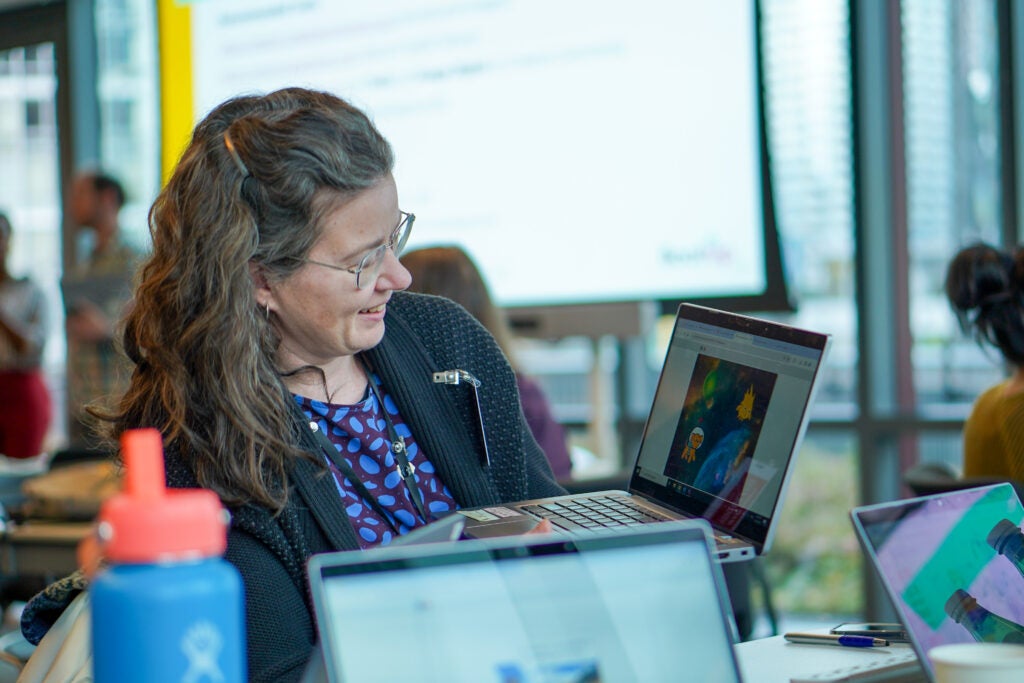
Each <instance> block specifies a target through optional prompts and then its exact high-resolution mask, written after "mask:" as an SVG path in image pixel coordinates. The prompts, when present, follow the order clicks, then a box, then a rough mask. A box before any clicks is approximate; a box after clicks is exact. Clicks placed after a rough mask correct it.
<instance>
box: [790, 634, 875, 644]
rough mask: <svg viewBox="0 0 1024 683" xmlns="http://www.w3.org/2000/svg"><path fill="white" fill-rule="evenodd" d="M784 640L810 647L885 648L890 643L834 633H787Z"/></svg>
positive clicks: (866, 637)
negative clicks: (805, 644)
mask: <svg viewBox="0 0 1024 683" xmlns="http://www.w3.org/2000/svg"><path fill="white" fill-rule="evenodd" d="M783 638H785V639H786V640H788V641H789V642H791V643H807V644H809V645H842V646H843V647H884V646H886V645H888V644H889V641H888V640H886V639H885V638H874V637H872V636H853V635H839V634H833V633H787V634H785V635H784V636H783Z"/></svg>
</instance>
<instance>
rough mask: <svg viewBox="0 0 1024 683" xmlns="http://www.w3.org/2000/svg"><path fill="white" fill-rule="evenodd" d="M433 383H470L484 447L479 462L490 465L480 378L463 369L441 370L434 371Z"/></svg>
mask: <svg viewBox="0 0 1024 683" xmlns="http://www.w3.org/2000/svg"><path fill="white" fill-rule="evenodd" d="M434 384H451V385H455V384H470V385H472V387H473V401H474V402H475V403H476V417H477V420H479V422H478V424H479V425H480V443H481V445H482V446H483V447H484V450H483V452H482V453H481V458H480V464H482V465H484V466H485V467H490V465H491V451H490V449H489V448H488V447H487V430H486V429H485V428H484V411H483V409H482V408H481V407H480V392H479V391H478V389H479V388H480V384H481V382H480V380H478V379H477V378H476V377H474V376H473V375H471V374H470V373H468V372H466V371H465V370H459V369H455V370H441V371H440V372H435V373H434Z"/></svg>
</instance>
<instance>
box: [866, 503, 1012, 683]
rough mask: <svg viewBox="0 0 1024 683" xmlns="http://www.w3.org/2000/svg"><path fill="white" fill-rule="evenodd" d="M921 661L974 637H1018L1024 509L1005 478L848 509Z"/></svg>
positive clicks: (924, 662)
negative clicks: (934, 650)
mask: <svg viewBox="0 0 1024 683" xmlns="http://www.w3.org/2000/svg"><path fill="white" fill-rule="evenodd" d="M850 514H851V517H852V519H853V525H854V528H855V529H856V531H857V536H858V538H859V539H860V542H861V545H862V546H863V547H864V551H865V553H866V554H867V556H868V558H869V559H870V561H871V564H872V565H873V566H874V568H875V571H876V572H877V573H878V576H879V578H880V579H881V581H882V584H883V585H884V586H885V589H886V591H887V593H888V595H889V598H890V599H891V600H892V603H893V606H894V607H895V608H896V611H897V612H898V613H899V616H900V620H901V621H902V622H903V625H904V627H905V628H906V630H907V633H908V634H909V636H910V639H911V642H912V643H913V646H914V648H915V650H916V651H917V654H918V657H919V658H920V660H921V664H922V666H923V667H924V668H925V671H926V672H927V673H928V675H929V677H932V678H933V677H934V672H933V671H932V667H931V662H930V661H929V659H928V651H929V650H931V649H932V648H933V647H935V646H937V645H945V644H947V643H969V642H972V641H975V640H982V641H997V642H1017V643H1024V534H1022V533H1021V529H1020V525H1021V521H1022V519H1024V508H1022V507H1021V503H1020V499H1019V498H1018V497H1017V494H1016V492H1015V491H1014V488H1013V487H1012V486H1011V485H1009V484H999V485H996V486H986V487H980V488H973V489H965V490H961V491H952V492H949V493H939V494H935V495H931V496H923V497H919V498H909V499H906V500H900V501H896V502H892V503H882V504H879V505H868V506H863V507H858V508H854V509H853V510H852V511H851V513H850Z"/></svg>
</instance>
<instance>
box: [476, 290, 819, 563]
mask: <svg viewBox="0 0 1024 683" xmlns="http://www.w3.org/2000/svg"><path fill="white" fill-rule="evenodd" d="M830 340H831V337H830V336H829V335H827V334H822V333H818V332H811V331H808V330H803V329H798V328H795V327H792V326H789V325H785V324H782V323H778V322H774V321H769V320H762V319H759V318H754V317H750V316H745V315H740V314H736V313H730V312H726V311H721V310H716V309H712V308H707V307H704V306H698V305H694V304H681V305H680V306H679V309H678V311H677V313H676V319H675V325H674V327H673V331H672V335H671V338H670V340H669V345H668V351H667V353H666V356H665V361H664V364H663V365H662V369H661V375H660V377H659V379H658V386H657V389H656V390H655V395H654V401H653V403H652V405H651V411H650V414H649V416H648V418H647V423H646V425H645V427H644V432H643V436H642V439H641V442H640V448H639V453H638V455H637V458H636V462H635V464H634V466H633V471H632V475H631V477H630V482H629V490H628V491H602V492H596V493H586V494H573V495H568V496H558V497H553V498H544V499H538V500H529V501H522V502H519V503H515V504H506V505H492V506H487V507H482V508H471V509H465V510H460V511H459V512H460V513H461V514H462V515H463V516H465V517H466V527H465V530H464V533H465V535H466V536H469V537H475V538H486V537H494V536H504V535H508V534H516V533H522V532H523V531H524V530H526V529H528V528H531V527H532V526H534V525H536V524H537V521H538V520H539V519H541V518H547V519H550V520H551V522H552V524H553V525H554V526H555V527H556V529H562V530H566V531H569V532H574V533H580V532H582V533H586V532H587V531H588V530H597V529H603V528H606V527H620V528H629V527H633V526H636V525H638V524H644V523H647V522H654V521H663V520H667V519H690V518H703V519H705V520H707V521H708V523H710V525H711V526H712V528H713V530H714V532H715V540H716V544H717V552H716V554H717V557H718V559H719V560H721V561H736V560H745V559H750V558H753V557H754V556H755V555H759V554H761V553H763V552H765V551H766V550H767V549H768V547H769V545H770V543H771V539H772V537H773V535H774V532H775V527H776V524H777V522H778V518H779V510H780V508H781V502H782V498H783V495H784V493H785V490H786V486H787V484H788V481H789V477H790V474H791V473H792V470H793V461H794V457H795V455H796V452H797V450H798V448H799V445H800V442H801V439H802V437H803V434H804V431H805V429H806V427H807V421H808V408H809V406H810V403H811V400H812V398H813V395H814V389H815V387H816V385H817V380H818V377H819V375H820V371H821V367H822V364H823V362H824V360H825V356H826V353H827V351H828V348H829V343H830Z"/></svg>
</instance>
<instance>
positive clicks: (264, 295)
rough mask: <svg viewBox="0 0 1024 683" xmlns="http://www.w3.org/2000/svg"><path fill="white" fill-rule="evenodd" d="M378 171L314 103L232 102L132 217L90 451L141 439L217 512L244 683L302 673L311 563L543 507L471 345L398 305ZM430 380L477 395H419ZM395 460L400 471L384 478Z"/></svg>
mask: <svg viewBox="0 0 1024 683" xmlns="http://www.w3.org/2000/svg"><path fill="white" fill-rule="evenodd" d="M392 164H393V159H392V152H391V148H390V146H389V145H388V143H387V141H386V140H384V138H383V137H381V135H380V133H379V132H378V131H377V130H376V129H375V128H374V126H373V124H372V123H371V122H370V120H369V119H368V118H367V117H366V115H365V114H363V113H362V112H360V111H359V110H357V109H355V108H353V107H352V106H351V105H349V104H348V103H346V102H344V101H342V100H340V99H338V98H337V97H334V96H333V95H329V94H327V93H322V92H315V91H310V90H305V89H299V88H289V89H284V90H279V91H276V92H273V93H270V94H268V95H265V96H246V97H239V98H236V99H232V100H229V101H227V102H225V103H223V104H222V105H220V106H218V107H217V108H215V109H214V110H213V111H212V112H210V114H209V115H208V116H207V117H206V118H205V119H204V120H203V121H202V122H201V123H200V124H199V125H198V126H197V128H196V130H195V132H194V134H193V137H192V140H191V142H190V144H189V146H188V148H187V149H186V151H185V153H184V155H183V156H182V159H181V161H180V162H179V164H178V166H177V168H176V170H175V172H174V174H173V175H172V177H171V179H170V181H169V182H168V184H167V186H166V188H165V189H164V190H163V191H162V192H161V193H160V196H159V197H158V198H157V200H156V202H155V203H154V205H153V208H152V209H151V212H150V226H151V227H150V231H151V234H152V239H153V249H152V254H151V256H150V258H149V259H148V260H147V261H146V262H145V263H144V264H143V267H142V271H141V278H140V280H139V284H138V286H137V287H136V291H135V296H134V306H133V308H132V309H131V311H130V312H129V313H128V314H127V315H126V317H125V321H124V324H125V327H124V334H123V339H124V348H125V350H126V352H127V354H128V356H129V357H130V358H131V360H132V361H134V363H135V364H136V367H135V371H134V374H133V376H132V380H131V385H130V387H129V389H128V391H127V392H126V394H125V395H124V398H123V399H122V401H121V402H120V405H119V407H118V408H117V410H115V411H113V412H112V413H110V414H105V415H102V417H104V418H105V419H106V420H107V421H108V422H109V424H110V430H109V434H108V436H109V437H111V438H112V439H116V438H118V437H119V435H120V434H121V433H122V432H123V431H125V430H127V429H131V428H135V427H143V426H154V427H157V428H159V429H160V430H161V431H162V433H163V435H164V442H165V457H166V469H167V477H168V483H169V484H170V485H171V486H176V487H194V486H202V487H206V488H210V489H212V490H214V491H215V492H217V494H218V495H219V496H220V498H221V500H223V501H224V503H225V504H226V505H227V506H228V508H229V509H230V510H231V513H232V519H231V527H230V530H229V536H228V550H227V558H228V560H230V561H231V562H232V563H234V564H235V566H236V567H238V569H239V570H240V572H241V574H242V577H243V581H244V584H245V593H246V616H247V622H246V628H247V630H248V660H249V673H250V677H251V679H252V680H254V681H288V680H296V679H297V678H298V677H299V676H300V674H301V672H302V670H303V668H304V667H305V665H306V661H307V659H308V658H309V655H310V652H311V648H312V646H313V644H314V642H315V640H316V633H315V628H314V623H313V619H312V616H311V611H310V609H311V608H310V604H309V591H308V586H307V583H306V575H305V566H306V561H307V560H308V559H309V557H310V555H312V554H313V553H319V552H325V551H332V550H350V549H353V550H354V549H358V548H361V547H362V548H365V547H369V546H371V545H375V544H378V543H384V542H387V541H388V540H390V539H391V538H393V537H394V536H395V535H397V534H402V533H405V532H406V531H408V530H409V529H411V528H413V527H416V526H420V525H423V524H425V523H426V522H428V521H430V520H431V519H432V518H433V517H434V516H435V515H438V514H443V513H444V512H446V511H449V510H452V509H454V508H456V507H468V506H475V505H481V504H492V503H500V502H508V501H512V500H515V499H524V498H531V497H535V496H547V495H551V494H558V493H561V491H562V490H561V489H560V488H559V487H558V486H557V484H555V482H554V478H553V476H552V474H551V470H550V468H549V467H548V465H547V462H546V460H545V458H544V454H543V453H542V452H541V450H540V448H539V447H538V446H537V443H536V442H535V441H534V440H533V438H532V437H531V436H530V433H529V429H528V428H527V426H526V422H525V420H524V418H523V415H522V411H521V410H520V409H519V406H518V403H517V398H516V390H515V376H514V374H513V372H512V369H511V368H510V366H509V364H508V362H507V361H506V360H505V358H504V356H503V355H502V354H501V351H500V349H499V348H498V346H497V344H496V343H495V342H494V340H493V338H492V337H491V336H490V335H489V334H488V333H487V332H486V330H485V329H484V328H483V327H482V326H481V325H480V324H479V323H478V322H477V321H476V320H474V319H473V318H472V317H471V316H469V315H468V314H467V313H466V312H465V311H464V310H462V309H461V308H459V307H458V306H456V305H455V304H453V303H451V302H449V301H446V300H443V299H439V298H436V297H424V296H420V295H414V294H408V293H404V292H402V290H404V289H405V288H406V287H407V286H408V285H409V280H410V277H409V273H408V272H407V271H406V270H405V268H403V267H402V265H401V264H400V263H399V261H398V258H397V252H399V251H400V250H401V248H402V247H403V245H404V244H405V241H406V239H407V238H408V234H409V230H410V228H411V227H412V224H413V220H414V219H413V216H412V215H411V214H407V213H405V212H403V211H401V210H400V209H399V203H398V193H397V190H396V187H395V181H394V178H393V177H392V174H391V170H392ZM445 371H459V372H458V373H454V374H455V375H457V376H459V377H461V378H465V379H468V378H469V377H470V376H472V377H473V378H475V379H476V380H478V382H479V387H478V388H477V387H475V386H474V383H473V382H469V381H461V382H459V383H458V384H446V383H443V382H438V381H436V379H435V373H440V374H439V375H437V379H444V378H445V377H448V376H451V375H452V373H446V372H445ZM477 395H478V396H479V409H480V410H479V411H478V410H477ZM480 415H482V420H483V422H484V423H485V425H486V430H483V429H482V428H481V427H482V425H481V424H480V417H479V416H480ZM484 432H486V445H485V443H484V440H483V433H484ZM325 438H326V440H325ZM402 446H404V448H403V447H402ZM405 454H407V456H408V460H409V461H411V465H412V466H413V468H415V472H414V473H411V472H410V469H412V468H408V467H404V466H403V467H402V470H403V471H401V472H399V471H396V467H397V466H399V465H402V464H403V463H402V460H403V458H404V455H405ZM343 456H344V457H343ZM403 474H405V475H407V476H403ZM23 630H27V629H25V628H24V627H23ZM382 637H385V636H384V634H382ZM383 664H384V663H383V662H382V665H383Z"/></svg>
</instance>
